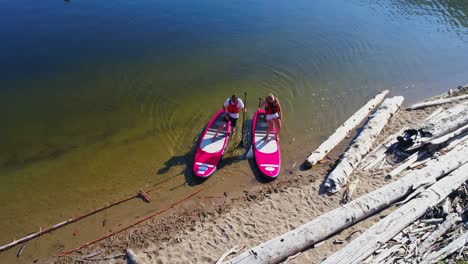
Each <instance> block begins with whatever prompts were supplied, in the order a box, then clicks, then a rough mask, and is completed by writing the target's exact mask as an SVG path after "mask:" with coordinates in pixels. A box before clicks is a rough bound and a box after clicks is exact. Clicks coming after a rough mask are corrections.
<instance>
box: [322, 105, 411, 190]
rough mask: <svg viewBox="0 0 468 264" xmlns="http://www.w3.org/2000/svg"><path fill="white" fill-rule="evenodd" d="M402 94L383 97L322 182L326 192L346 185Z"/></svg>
mask: <svg viewBox="0 0 468 264" xmlns="http://www.w3.org/2000/svg"><path fill="white" fill-rule="evenodd" d="M403 99H404V98H403V97H402V96H395V97H392V98H388V99H385V101H384V102H383V103H382V105H380V107H379V108H378V109H377V111H376V112H375V113H374V114H373V115H372V116H371V117H370V119H369V122H368V123H367V124H366V125H365V126H364V128H363V130H362V131H361V133H360V134H359V135H358V136H357V137H356V139H354V141H353V142H352V143H351V145H350V146H349V147H348V149H347V150H346V152H345V153H344V154H343V157H342V158H341V160H340V161H339V162H338V164H337V165H336V167H335V168H334V169H333V171H332V172H331V173H330V174H329V175H328V177H327V179H326V180H325V182H324V185H323V186H324V188H325V189H326V191H327V192H328V193H336V192H337V191H339V190H340V189H341V188H342V187H343V186H345V185H346V183H347V181H348V177H349V176H350V175H351V173H352V172H353V171H354V169H355V168H356V167H357V166H358V164H359V162H360V161H361V159H362V157H363V156H364V155H366V154H367V153H368V152H369V150H370V148H371V147H372V143H373V142H374V140H375V139H376V138H377V136H378V135H379V134H380V132H381V131H382V129H383V128H384V127H385V125H386V124H387V123H388V121H389V120H390V118H391V117H392V116H393V114H395V113H396V111H398V109H399V108H400V106H401V104H402V103H403Z"/></svg>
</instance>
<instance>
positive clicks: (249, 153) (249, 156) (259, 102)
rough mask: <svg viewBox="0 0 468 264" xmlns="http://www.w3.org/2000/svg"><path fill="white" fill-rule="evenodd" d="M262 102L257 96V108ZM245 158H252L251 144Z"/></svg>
mask: <svg viewBox="0 0 468 264" xmlns="http://www.w3.org/2000/svg"><path fill="white" fill-rule="evenodd" d="M261 104H262V98H261V97H259V98H258V108H260V105H261ZM252 144H255V142H252ZM245 158H246V159H251V158H253V149H252V145H250V148H249V151H247V153H246V154H245Z"/></svg>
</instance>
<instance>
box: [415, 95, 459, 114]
mask: <svg viewBox="0 0 468 264" xmlns="http://www.w3.org/2000/svg"><path fill="white" fill-rule="evenodd" d="M464 99H468V94H467V95H461V96H455V97H449V98H443V99H438V100H433V101H428V102H423V103H418V104H414V105H411V106H409V107H408V108H406V110H416V109H421V108H425V107H429V106H434V105H441V104H446V103H451V102H454V101H459V100H464Z"/></svg>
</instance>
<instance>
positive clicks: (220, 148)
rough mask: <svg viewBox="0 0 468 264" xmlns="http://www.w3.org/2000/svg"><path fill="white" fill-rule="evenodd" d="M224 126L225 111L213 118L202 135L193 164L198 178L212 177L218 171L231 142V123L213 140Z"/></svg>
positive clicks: (220, 111)
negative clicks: (218, 130) (229, 141)
mask: <svg viewBox="0 0 468 264" xmlns="http://www.w3.org/2000/svg"><path fill="white" fill-rule="evenodd" d="M223 124H224V110H223V109H221V110H219V111H218V112H217V113H216V114H215V115H214V116H213V118H212V119H211V120H210V122H209V123H208V126H206V129H205V131H203V133H202V135H201V138H200V140H199V143H198V146H197V150H196V153H195V159H194V162H193V172H194V173H195V175H196V176H198V177H203V178H205V177H208V176H210V175H211V174H212V173H213V172H214V171H215V170H216V167H217V166H218V163H219V161H220V160H221V157H222V156H223V153H224V150H225V149H226V146H227V143H228V140H229V132H230V130H231V122H228V123H227V125H226V127H225V128H224V129H223V130H221V131H220V132H219V133H218V135H217V136H216V138H214V139H213V137H214V135H215V133H216V130H217V129H218V128H219V127H220V126H222V125H223Z"/></svg>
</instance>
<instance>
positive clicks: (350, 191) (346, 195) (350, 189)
mask: <svg viewBox="0 0 468 264" xmlns="http://www.w3.org/2000/svg"><path fill="white" fill-rule="evenodd" d="M358 183H359V178H357V179H356V180H354V181H353V182H352V183H351V184H350V185H349V186H348V188H347V189H346V190H345V192H344V194H343V198H342V199H341V203H342V204H346V203H348V202H349V201H351V197H352V196H353V193H354V191H355V190H356V187H357V185H358Z"/></svg>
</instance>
